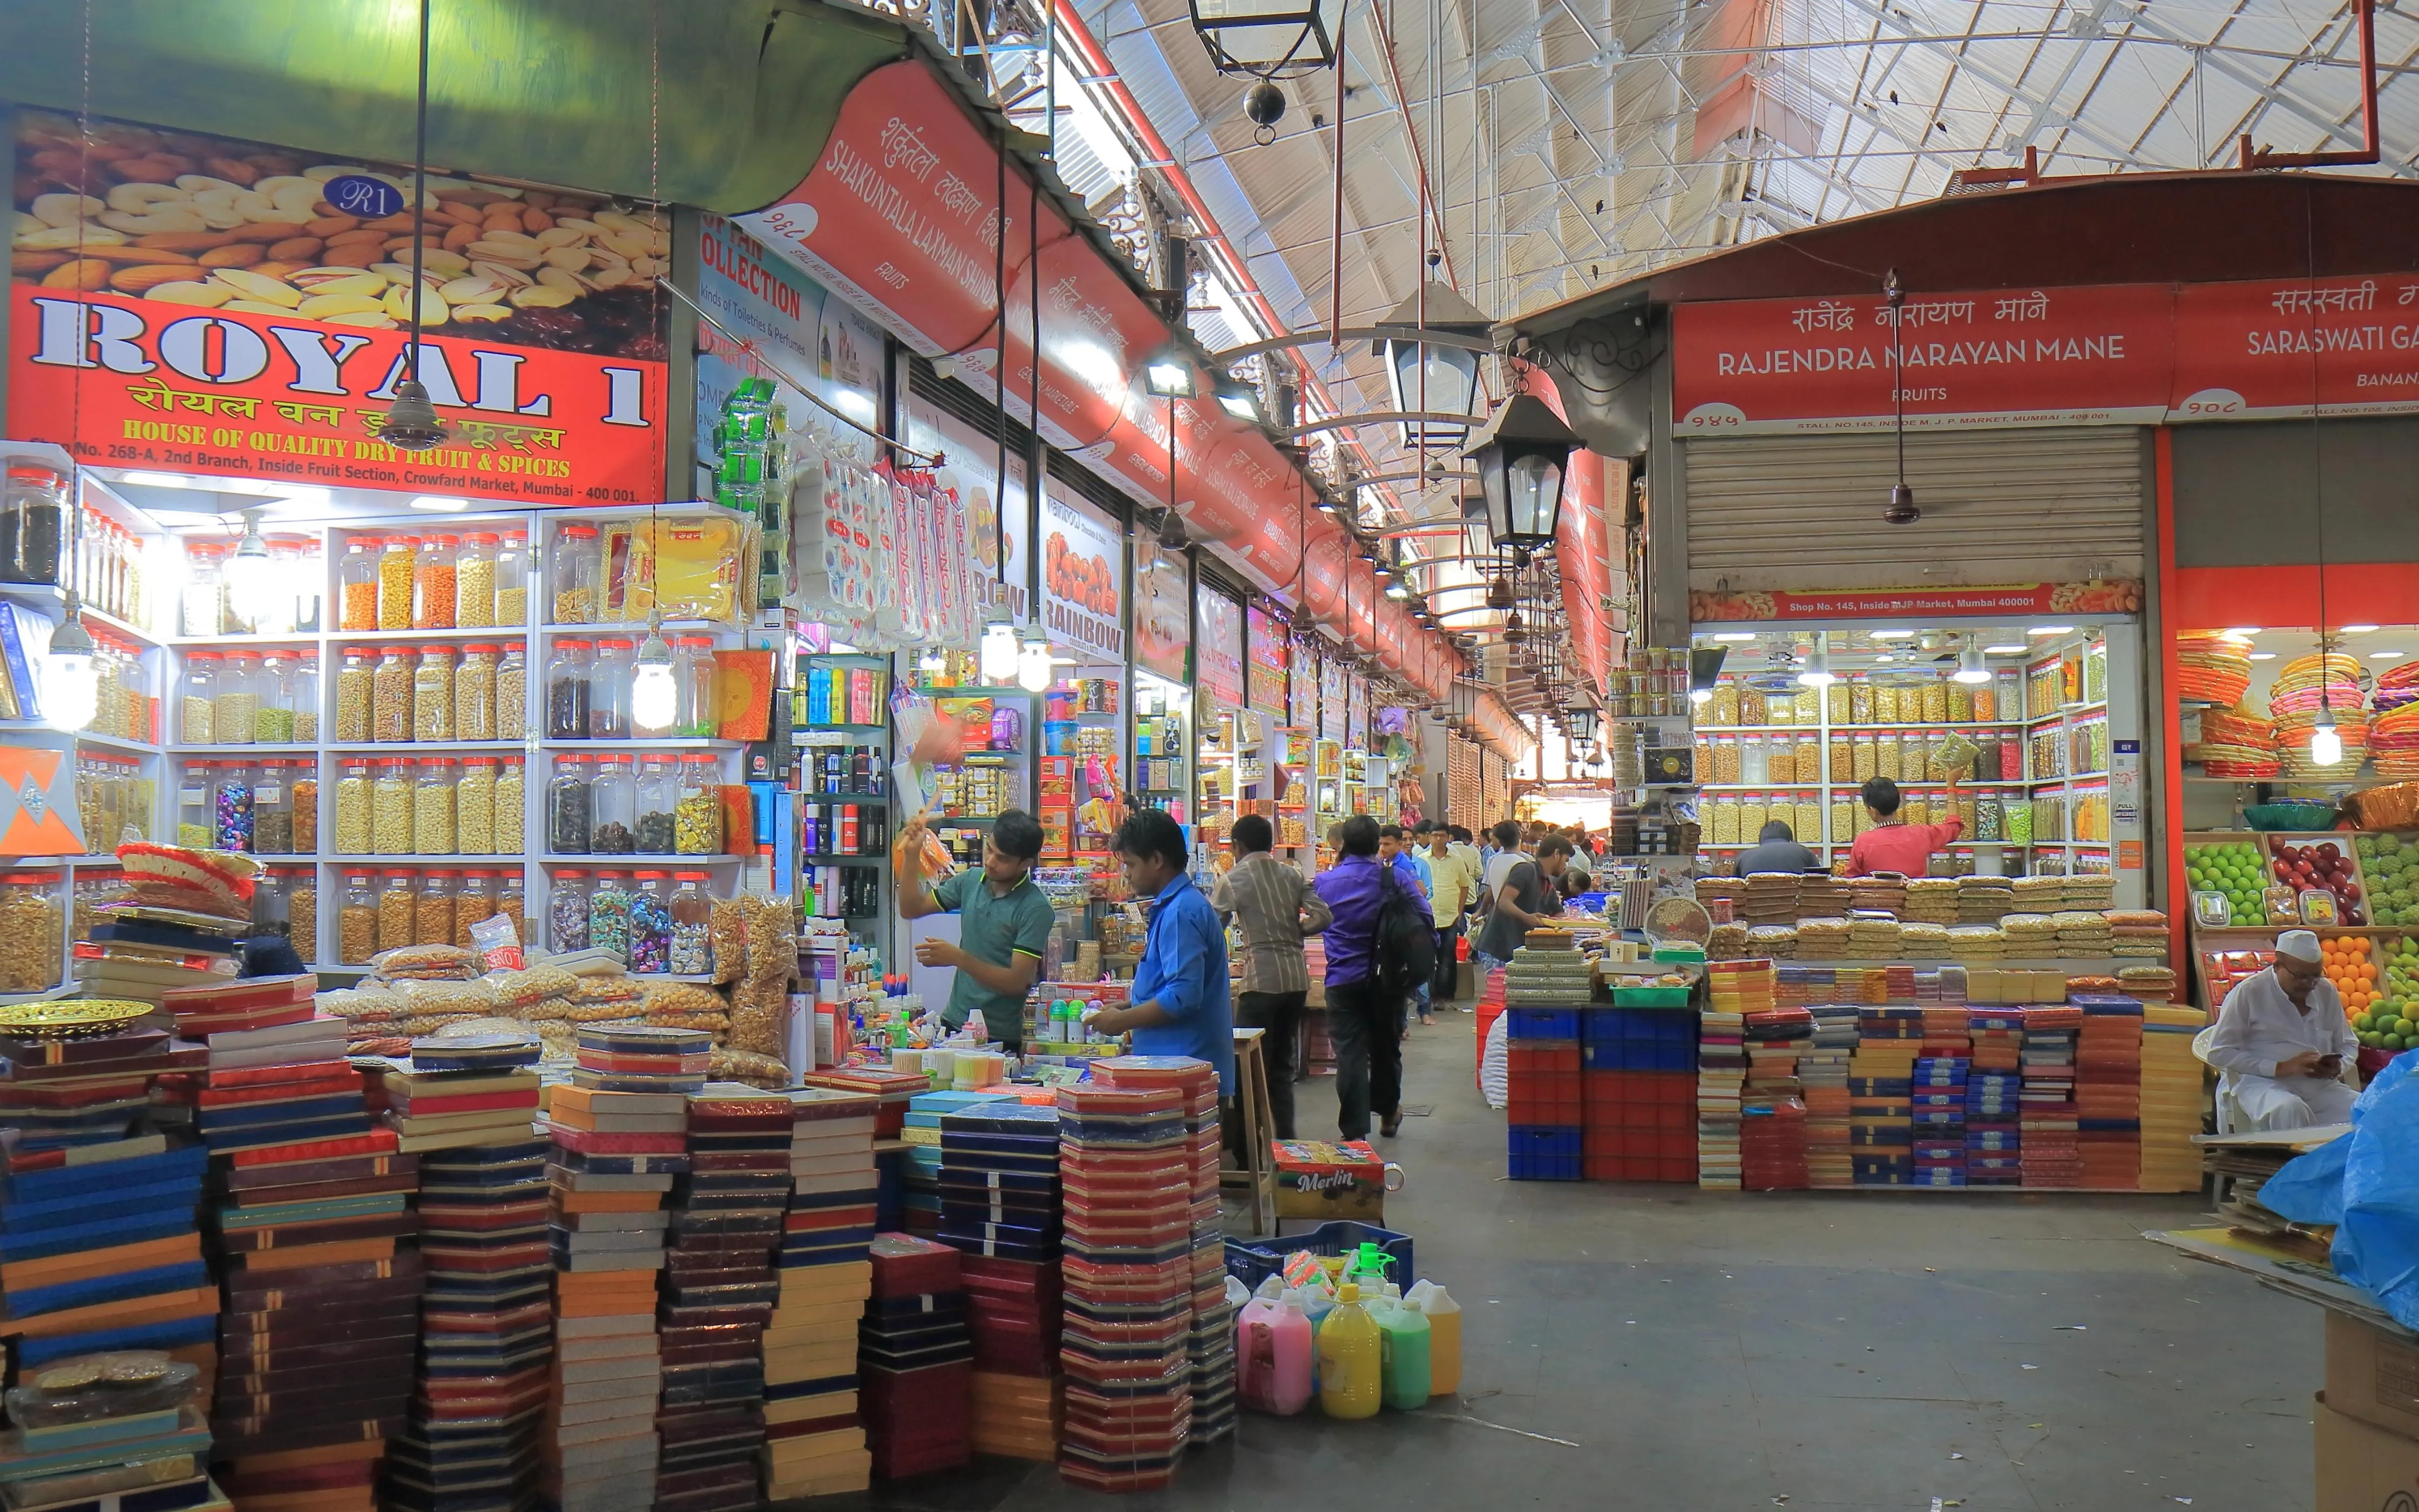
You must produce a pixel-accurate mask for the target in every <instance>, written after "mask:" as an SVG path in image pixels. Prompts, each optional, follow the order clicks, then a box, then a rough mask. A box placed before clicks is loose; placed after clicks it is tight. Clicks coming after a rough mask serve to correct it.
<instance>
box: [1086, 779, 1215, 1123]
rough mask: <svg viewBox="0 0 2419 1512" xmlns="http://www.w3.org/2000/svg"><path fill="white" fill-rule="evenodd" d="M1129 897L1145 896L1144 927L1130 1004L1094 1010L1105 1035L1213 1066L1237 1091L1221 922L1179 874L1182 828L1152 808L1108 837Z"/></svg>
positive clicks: (1139, 1049)
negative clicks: (1128, 1037)
mask: <svg viewBox="0 0 2419 1512" xmlns="http://www.w3.org/2000/svg"><path fill="white" fill-rule="evenodd" d="M1111 843H1112V845H1113V847H1114V848H1115V850H1116V851H1117V859H1118V860H1119V861H1121V862H1122V863H1124V866H1125V872H1126V885H1127V887H1131V888H1132V891H1133V896H1134V897H1136V898H1138V899H1141V898H1147V899H1148V900H1150V927H1149V930H1148V933H1146V934H1145V935H1144V937H1143V947H1142V959H1141V960H1140V961H1138V962H1137V963H1135V964H1134V976H1133V992H1132V997H1131V999H1130V1002H1131V1004H1132V1006H1130V1007H1127V1008H1117V1009H1107V1010H1104V1011H1102V1012H1100V1013H1097V1014H1094V1015H1093V1017H1092V1021H1091V1023H1092V1027H1094V1028H1096V1029H1098V1030H1100V1031H1101V1032H1102V1033H1103V1034H1125V1033H1128V1032H1131V1033H1132V1035H1133V1052H1134V1054H1135V1055H1138V1056H1191V1057H1194V1059H1196V1060H1206V1061H1208V1062H1210V1064H1211V1065H1213V1066H1215V1067H1217V1068H1218V1087H1219V1090H1220V1093H1221V1095H1223V1096H1226V1097H1232V1096H1234V1095H1235V1015H1234V1005H1233V1004H1232V1002H1231V1001H1229V998H1228V986H1227V981H1226V927H1225V925H1224V924H1221V923H1220V922H1218V911H1217V910H1216V909H1214V908H1212V907H1210V900H1209V899H1207V898H1204V897H1203V896H1201V889H1200V888H1198V887H1194V885H1193V879H1192V878H1191V877H1189V876H1187V875H1185V874H1184V865H1185V862H1186V860H1187V859H1188V858H1189V856H1190V852H1189V850H1188V849H1187V847H1186V845H1185V843H1184V827H1183V826H1182V825H1179V824H1178V823H1177V822H1176V821H1175V820H1174V819H1171V818H1169V817H1168V816H1167V815H1166V814H1165V813H1163V812H1162V811H1161V810H1157V809H1144V810H1139V811H1137V812H1136V813H1135V814H1134V815H1133V816H1132V818H1130V819H1128V820H1127V821H1126V822H1125V823H1124V824H1122V825H1118V826H1117V839H1116V840H1115V841H1112V842H1111Z"/></svg>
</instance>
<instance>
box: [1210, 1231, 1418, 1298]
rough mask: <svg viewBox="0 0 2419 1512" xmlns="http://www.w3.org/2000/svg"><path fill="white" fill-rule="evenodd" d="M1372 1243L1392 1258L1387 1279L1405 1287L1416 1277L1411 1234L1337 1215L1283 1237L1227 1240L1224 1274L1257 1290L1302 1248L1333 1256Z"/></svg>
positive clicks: (1283, 1267) (1408, 1287) (1408, 1286)
mask: <svg viewBox="0 0 2419 1512" xmlns="http://www.w3.org/2000/svg"><path fill="white" fill-rule="evenodd" d="M1364 1244H1375V1245H1377V1246H1378V1247H1379V1249H1381V1250H1384V1251H1385V1252H1386V1253H1387V1254H1389V1255H1391V1256H1393V1257H1394V1266H1393V1268H1392V1269H1390V1270H1389V1271H1388V1272H1387V1273H1386V1279H1387V1280H1389V1281H1392V1282H1394V1284H1395V1285H1396V1286H1399V1287H1402V1288H1405V1289H1406V1290H1408V1289H1410V1284H1411V1283H1412V1282H1414V1281H1416V1280H1418V1279H1419V1272H1418V1271H1416V1270H1414V1269H1413V1268H1412V1265H1411V1236H1410V1235H1409V1234H1398V1233H1395V1232H1394V1230H1393V1229H1391V1228H1380V1227H1378V1226H1377V1225H1376V1224H1364V1223H1355V1222H1353V1221H1352V1220H1351V1219H1349V1218H1338V1219H1336V1220H1334V1221H1333V1222H1332V1223H1323V1224H1320V1225H1319V1226H1318V1227H1316V1228H1314V1229H1311V1230H1310V1231H1309V1232H1308V1233H1302V1234H1293V1235H1289V1236H1287V1238H1284V1239H1265V1240H1250V1241H1245V1240H1240V1239H1230V1240H1228V1241H1226V1273H1227V1274H1228V1275H1231V1276H1233V1277H1234V1278H1235V1279H1236V1280H1238V1281H1240V1282H1241V1283H1243V1286H1244V1287H1245V1288H1247V1289H1249V1290H1255V1291H1256V1290H1257V1289H1259V1285H1260V1283H1261V1282H1263V1281H1265V1280H1267V1279H1268V1278H1269V1277H1271V1276H1272V1275H1275V1274H1276V1273H1278V1272H1280V1271H1283V1270H1284V1269H1285V1262H1286V1257H1287V1256H1288V1255H1292V1254H1294V1253H1296V1252H1298V1251H1301V1250H1308V1251H1310V1253H1312V1254H1313V1255H1318V1256H1335V1255H1343V1254H1347V1253H1349V1252H1350V1251H1352V1250H1356V1249H1359V1248H1360V1247H1361V1246H1362V1245H1364Z"/></svg>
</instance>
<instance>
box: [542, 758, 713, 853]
mask: <svg viewBox="0 0 2419 1512" xmlns="http://www.w3.org/2000/svg"><path fill="white" fill-rule="evenodd" d="M546 848H547V852H548V853H549V854H551V855H555V856H640V855H643V856H716V855H719V854H721V851H722V775H721V764H720V763H719V762H718V761H716V758H714V757H713V756H710V755H695V756H681V757H677V758H674V757H668V756H646V757H643V758H642V757H638V756H627V755H605V756H597V757H593V758H592V757H587V756H558V757H556V758H555V763H554V776H553V777H552V778H551V779H549V780H548V781H547V786H546Z"/></svg>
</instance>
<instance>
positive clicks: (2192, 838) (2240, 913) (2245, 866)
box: [2184, 830, 2419, 929]
mask: <svg viewBox="0 0 2419 1512" xmlns="http://www.w3.org/2000/svg"><path fill="white" fill-rule="evenodd" d="M2379 838H2380V837H2374V836H2365V835H2364V834H2362V833H2360V832H2356V831H2348V830H2328V831H2324V832H2320V833H2315V834H2288V833H2277V834H2261V833H2257V832H2254V831H2231V832H2226V833H2221V834H2194V835H2187V836H2185V837H2184V876H2185V882H2186V886H2187V887H2188V889H2189V890H2190V891H2191V892H2195V893H2199V892H2208V891H2213V892H2221V893H2224V894H2225V895H2226V903H2227V907H2228V910H2229V912H2230V915H2231V918H2230V919H2229V921H2228V924H2227V925H2226V926H2223V927H2230V928H2238V929H2241V928H2249V929H2258V928H2262V927H2266V928H2284V927H2288V926H2292V925H2298V924H2300V923H2301V919H2300V918H2298V917H2288V916H2285V915H2283V914H2281V913H2276V912H2271V911H2270V910H2269V909H2268V908H2267V906H2266V903H2265V898H2264V894H2265V891H2266V889H2267V888H2269V887H2275V886H2288V887H2292V888H2293V889H2294V892H2295V893H2296V895H2297V896H2298V894H2300V893H2301V892H2302V891H2303V890H2304V889H2323V890H2325V891H2327V892H2330V893H2332V894H2333V895H2334V899H2335V913H2336V922H2337V923H2338V924H2340V925H2342V926H2344V927H2348V928H2365V927H2366V926H2368V925H2370V924H2372V923H2379V922H2394V921H2395V920H2380V919H2379V918H2378V917H2377V916H2376V914H2375V913H2374V912H2373V911H2372V909H2371V906H2370V901H2369V879H2368V877H2367V875H2366V866H2367V861H2366V859H2365V854H2367V853H2374V852H2375V851H2376V849H2377V847H2376V846H2374V845H2370V846H2369V847H2368V848H2367V853H2364V851H2363V848H2362V841H2364V840H2372V841H2373V840H2376V839H2379ZM2405 848H2406V847H2405V844H2404V842H2403V841H2400V840H2399V839H2398V838H2397V841H2396V850H2395V852H2394V853H2393V854H2395V855H2396V856H2399V855H2401V854H2402V853H2403V851H2404V849H2405ZM2407 848H2408V849H2409V850H2410V852H2411V883H2412V885H2413V889H2414V890H2412V891H2411V893H2410V894H2409V897H2410V903H2409V904H2407V906H2410V907H2411V918H2412V920H2413V922H2414V923H2419V837H2414V838H2413V840H2412V841H2411V842H2410V843H2409V845H2408V847H2407ZM2398 871H2399V869H2398V868H2397V874H2398ZM2185 911H2186V917H2187V918H2191V919H2192V920H2193V921H2194V922H2195V924H2196V925H2198V927H2200V928H2203V929H2207V928H2209V927H2211V926H2209V925H2205V924H2200V921H2199V916H2198V914H2197V913H2196V912H2195V911H2194V910H2193V905H2192V903H2191V900H2189V899H2187V900H2186V902H2185ZM2396 911H2397V914H2398V912H2399V909H2398V908H2397V910H2396Z"/></svg>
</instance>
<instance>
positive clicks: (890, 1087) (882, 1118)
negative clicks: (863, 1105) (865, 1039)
mask: <svg viewBox="0 0 2419 1512" xmlns="http://www.w3.org/2000/svg"><path fill="white" fill-rule="evenodd" d="M798 1082H799V1085H801V1086H804V1087H822V1088H829V1089H831V1090H833V1091H836V1092H861V1093H864V1094H865V1095H867V1096H869V1097H871V1098H873V1099H874V1113H873V1137H874V1138H875V1139H877V1140H879V1139H896V1138H899V1137H900V1135H901V1133H902V1132H903V1131H904V1130H905V1128H906V1125H907V1104H908V1103H911V1102H913V1101H914V1100H915V1098H916V1097H917V1094H918V1093H922V1092H929V1091H931V1090H932V1078H931V1077H930V1076H928V1075H925V1074H924V1073H923V1072H898V1071H882V1070H879V1069H877V1068H874V1067H864V1066H853V1067H849V1068H846V1069H844V1070H838V1071H810V1072H806V1073H804V1074H803V1075H801V1076H800V1077H799V1078H798Z"/></svg>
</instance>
